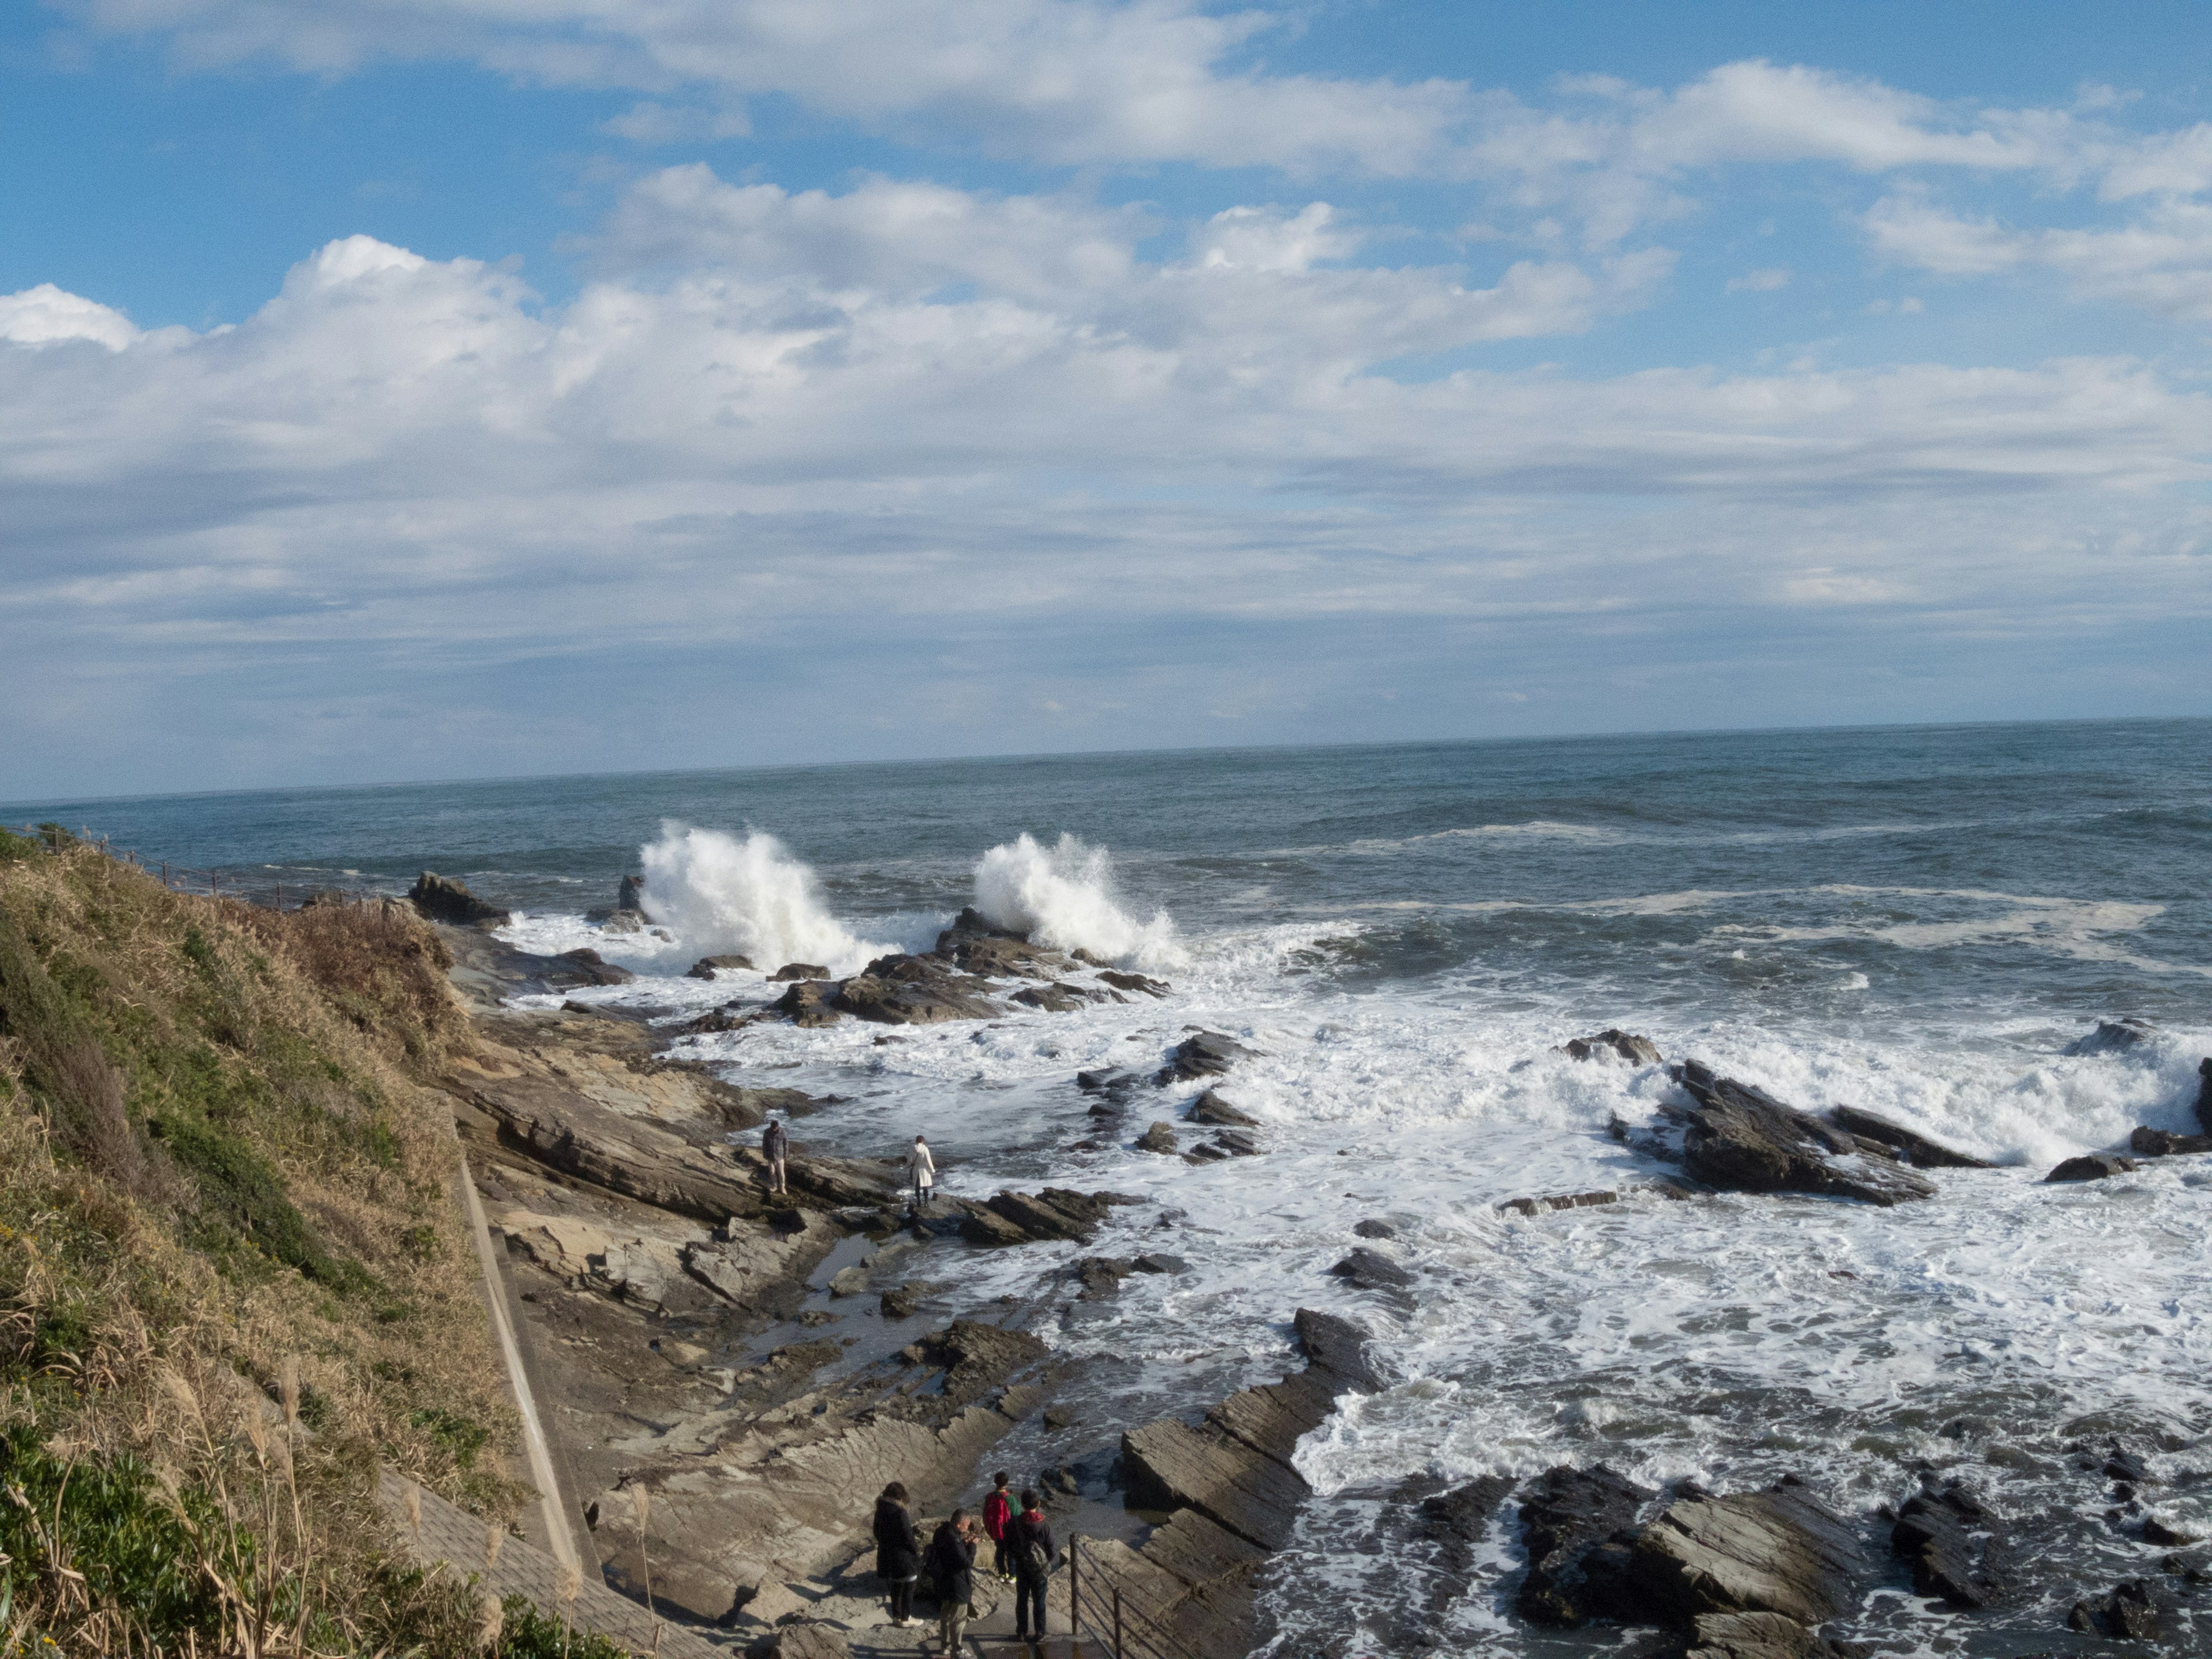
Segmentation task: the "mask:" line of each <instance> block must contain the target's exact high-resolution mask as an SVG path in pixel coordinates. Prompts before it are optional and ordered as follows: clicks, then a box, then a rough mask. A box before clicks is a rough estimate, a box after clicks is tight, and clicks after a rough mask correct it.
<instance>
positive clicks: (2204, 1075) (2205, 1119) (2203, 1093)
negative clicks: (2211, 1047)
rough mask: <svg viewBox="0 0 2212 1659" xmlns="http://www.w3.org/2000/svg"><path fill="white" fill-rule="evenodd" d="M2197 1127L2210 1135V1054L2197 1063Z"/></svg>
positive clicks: (2211, 1056)
mask: <svg viewBox="0 0 2212 1659" xmlns="http://www.w3.org/2000/svg"><path fill="white" fill-rule="evenodd" d="M2197 1127H2198V1128H2200V1129H2202V1130H2203V1131H2204V1133H2206V1134H2208V1135H2212V1054H2208V1055H2206V1056H2205V1057H2204V1058H2203V1060H2198V1061H2197Z"/></svg>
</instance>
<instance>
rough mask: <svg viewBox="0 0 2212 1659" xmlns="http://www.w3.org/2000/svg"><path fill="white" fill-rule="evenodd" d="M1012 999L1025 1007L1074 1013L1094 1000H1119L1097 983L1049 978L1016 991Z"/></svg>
mask: <svg viewBox="0 0 2212 1659" xmlns="http://www.w3.org/2000/svg"><path fill="white" fill-rule="evenodd" d="M1011 1000H1012V1001H1015V1002H1018V1003H1020V1004H1021V1005H1022V1006H1024V1007H1025V1008H1036V1009H1041V1010H1042V1011H1043V1012H1046V1013H1048V1014H1072V1013H1073V1012H1075V1011H1076V1010H1077V1009H1079V1008H1087V1007H1089V1006H1091V1004H1092V1003H1094V1002H1119V1001H1120V1000H1121V999H1120V998H1119V997H1117V996H1115V994H1113V993H1112V992H1111V991H1102V990H1100V989H1099V988H1098V987H1097V986H1095V985H1070V984H1068V983H1067V982H1066V981H1064V980H1056V979H1055V980H1048V981H1045V982H1044V983H1043V984H1042V985H1026V986H1024V987H1022V988H1021V989H1020V990H1018V991H1017V992H1015V993H1014V994H1013V996H1012V999H1011Z"/></svg>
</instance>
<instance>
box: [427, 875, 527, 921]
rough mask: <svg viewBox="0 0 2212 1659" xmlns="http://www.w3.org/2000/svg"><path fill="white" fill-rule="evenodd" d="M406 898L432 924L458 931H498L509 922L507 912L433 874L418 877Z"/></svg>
mask: <svg viewBox="0 0 2212 1659" xmlns="http://www.w3.org/2000/svg"><path fill="white" fill-rule="evenodd" d="M407 897H408V899H409V901H410V902H411V903H412V904H413V905H414V906H415V908H416V909H417V910H419V911H421V912H422V915H425V916H426V917H428V919H429V920H430V921H446V922H451V923H452V924H453V926H455V927H497V926H499V925H500V924H501V923H502V922H505V921H507V920H508V918H509V913H508V912H507V911H505V910H502V909H501V908H499V906H497V905H496V904H487V903H485V902H483V900H482V899H480V898H478V897H477V896H476V895H475V894H474V893H471V891H469V890H468V888H467V886H466V885H465V884H463V883H460V882H458V881H455V880H454V879H453V878H452V877H451V876H441V875H439V874H437V873H436V872H435V871H430V870H425V871H424V872H422V874H421V875H419V876H417V877H416V878H415V884H414V886H412V887H410V888H409V889H408V890H407Z"/></svg>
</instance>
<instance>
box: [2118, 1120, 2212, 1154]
mask: <svg viewBox="0 0 2212 1659" xmlns="http://www.w3.org/2000/svg"><path fill="white" fill-rule="evenodd" d="M2128 1150H2129V1151H2130V1152H2133V1153H2134V1154H2135V1155H2136V1157H2137V1158H2179V1157H2180V1156H2182V1155H2183V1154H2185V1153H2190V1152H2212V1135H2177V1134H2170V1133H2167V1132H2166V1130H2164V1129H2154V1128H2151V1127H2149V1126H2148V1125H2147V1124H2139V1125H2137V1126H2136V1128H2135V1130H2134V1132H2133V1133H2130V1135H2129V1136H2128Z"/></svg>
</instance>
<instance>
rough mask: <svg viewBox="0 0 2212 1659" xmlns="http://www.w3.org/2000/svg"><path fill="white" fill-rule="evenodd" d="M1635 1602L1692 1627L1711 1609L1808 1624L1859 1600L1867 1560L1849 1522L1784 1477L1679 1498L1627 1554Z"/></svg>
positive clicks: (1661, 1619)
mask: <svg viewBox="0 0 2212 1659" xmlns="http://www.w3.org/2000/svg"><path fill="white" fill-rule="evenodd" d="M1630 1555H1631V1559H1630V1564H1629V1572H1628V1577H1629V1581H1630V1583H1631V1585H1632V1592H1633V1595H1634V1598H1635V1600H1634V1603H1633V1605H1635V1606H1637V1607H1639V1608H1640V1609H1641V1610H1643V1611H1644V1612H1645V1613H1648V1614H1649V1615H1650V1616H1652V1617H1653V1618H1654V1619H1655V1620H1656V1622H1662V1623H1667V1624H1672V1625H1675V1626H1680V1627H1683V1628H1690V1627H1692V1626H1693V1625H1694V1624H1695V1621H1696V1620H1698V1619H1699V1618H1701V1617H1703V1616H1705V1615H1706V1614H1709V1613H1778V1614H1780V1615H1781V1616H1782V1617H1783V1618H1784V1619H1787V1620H1791V1621H1793V1622H1795V1623H1796V1624H1798V1625H1801V1626H1805V1627H1806V1628H1808V1630H1809V1629H1811V1628H1813V1627H1814V1626H1819V1625H1820V1624H1822V1623H1824V1622H1826V1620H1830V1619H1832V1618H1834V1617H1835V1616H1836V1615H1837V1614H1838V1613H1842V1612H1844V1610H1845V1609H1847V1608H1849V1607H1854V1606H1856V1605H1857V1600H1858V1595H1859V1589H1860V1586H1861V1585H1862V1584H1863V1583H1865V1582H1866V1580H1867V1579H1868V1577H1869V1565H1868V1563H1867V1560H1866V1558H1865V1555H1864V1553H1863V1551H1862V1550H1861V1549H1860V1547H1859V1542H1858V1540H1857V1537H1856V1536H1854V1534H1852V1532H1851V1529H1850V1528H1849V1527H1847V1526H1846V1525H1844V1522H1842V1521H1840V1520H1838V1518H1837V1517H1836V1516H1834V1515H1832V1514H1831V1513H1830V1512H1829V1511H1828V1510H1826V1509H1825V1508H1823V1507H1822V1506H1821V1505H1820V1504H1818V1503H1816V1502H1815V1501H1814V1499H1813V1498H1812V1496H1811V1495H1810V1493H1809V1492H1807V1491H1806V1490H1805V1488H1804V1487H1803V1486H1800V1485H1796V1484H1795V1483H1791V1482H1786V1481H1785V1482H1784V1484H1782V1485H1780V1486H1774V1487H1771V1488H1770V1489H1768V1490H1767V1491H1765V1492H1742V1493H1739V1494H1736V1495H1735V1496H1733V1497H1726V1498H1680V1499H1677V1500H1676V1501H1675V1502H1674V1503H1673V1504H1669V1505H1668V1507H1667V1508H1666V1509H1665V1510H1663V1511H1662V1512H1661V1513H1660V1515H1659V1516H1657V1517H1656V1519H1654V1520H1653V1521H1651V1522H1650V1523H1649V1524H1648V1525H1646V1526H1645V1527H1644V1528H1643V1530H1642V1531H1640V1532H1639V1533H1638V1534H1637V1537H1636V1542H1635V1545H1634V1546H1633V1547H1632V1550H1631V1552H1630Z"/></svg>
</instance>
